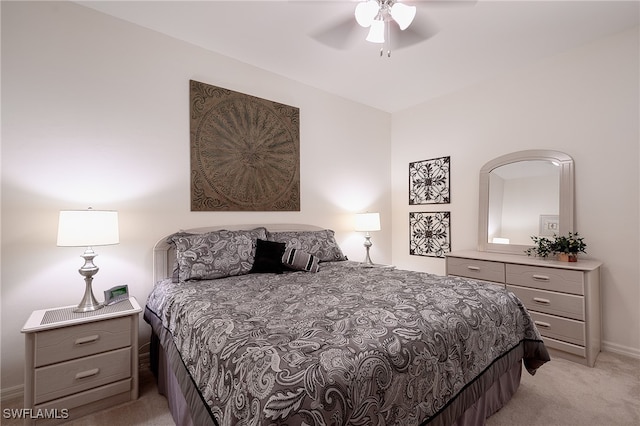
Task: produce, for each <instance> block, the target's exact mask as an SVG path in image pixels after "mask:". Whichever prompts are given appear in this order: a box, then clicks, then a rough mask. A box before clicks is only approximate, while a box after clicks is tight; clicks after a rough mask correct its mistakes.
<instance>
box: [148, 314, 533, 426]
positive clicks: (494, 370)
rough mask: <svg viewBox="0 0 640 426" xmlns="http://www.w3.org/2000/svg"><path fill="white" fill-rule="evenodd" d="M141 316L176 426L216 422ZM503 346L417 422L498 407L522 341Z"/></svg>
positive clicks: (507, 392) (444, 425)
mask: <svg viewBox="0 0 640 426" xmlns="http://www.w3.org/2000/svg"><path fill="white" fill-rule="evenodd" d="M144 319H145V320H146V321H147V322H148V323H149V324H150V325H151V328H152V336H151V345H150V346H151V347H150V357H151V369H152V371H153V373H154V375H155V376H156V380H157V382H158V392H159V393H160V394H162V395H164V396H165V397H166V398H167V402H168V405H169V410H170V412H171V415H172V416H173V419H174V421H175V422H176V425H178V426H195V425H197V426H201V425H202V426H205V425H216V424H217V423H216V421H215V419H214V417H213V415H212V413H211V412H210V410H209V407H208V405H207V404H206V402H205V401H204V400H203V398H202V396H201V394H200V392H199V391H198V389H197V387H196V384H195V383H194V382H193V380H192V378H191V376H190V375H189V373H188V371H187V368H186V367H185V365H184V363H183V362H182V359H181V358H180V355H179V353H178V350H177V349H176V347H175V345H174V344H173V340H172V338H171V336H170V334H169V332H168V331H167V330H166V329H165V328H164V327H163V326H162V324H161V322H160V319H159V318H158V317H157V316H156V315H155V314H154V313H153V312H151V311H149V310H148V309H145V313H144ZM525 343H526V342H521V343H520V344H519V345H518V346H516V347H515V348H513V349H512V350H511V351H509V352H507V353H506V354H505V355H504V356H502V357H501V358H499V359H497V360H496V361H495V362H494V363H493V364H491V365H490V366H489V367H488V368H487V369H486V370H485V371H484V372H483V373H482V374H481V375H480V376H478V377H477V378H476V379H475V380H474V381H473V382H471V383H470V384H469V385H467V386H466V387H465V388H464V389H463V390H462V391H460V393H458V395H457V396H456V397H455V398H453V399H452V400H451V401H450V402H449V403H448V404H447V405H446V406H445V407H443V409H442V410H440V412H438V413H436V415H434V416H433V417H431V418H429V419H426V420H425V421H424V422H423V423H422V424H423V425H429V426H452V425H453V426H471V425H473V426H477V425H484V424H485V419H486V418H488V417H489V416H491V415H492V414H493V413H495V412H496V411H498V410H499V409H500V408H502V407H503V406H504V405H505V404H506V403H507V402H508V401H509V400H510V399H511V397H512V396H513V395H514V394H515V392H516V391H517V389H518V386H519V384H520V377H521V372H522V361H521V359H522V357H523V354H524V351H525V349H524V345H525Z"/></svg>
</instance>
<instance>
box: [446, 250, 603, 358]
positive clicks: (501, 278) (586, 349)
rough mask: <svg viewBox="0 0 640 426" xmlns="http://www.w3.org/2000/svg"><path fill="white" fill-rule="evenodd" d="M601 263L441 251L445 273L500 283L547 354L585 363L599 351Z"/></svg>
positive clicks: (489, 253) (477, 252)
mask: <svg viewBox="0 0 640 426" xmlns="http://www.w3.org/2000/svg"><path fill="white" fill-rule="evenodd" d="M600 266H601V262H598V261H595V260H579V261H578V262H559V261H556V260H549V259H540V258H535V257H528V256H524V255H523V256H520V255H514V254H500V253H491V252H479V251H471V250H470V251H459V252H452V253H448V254H447V255H446V273H447V275H455V276H460V277H468V278H474V279H477V280H482V281H489V282H493V283H499V284H501V285H503V286H505V287H506V289H507V290H509V291H511V292H513V293H514V294H515V295H516V296H518V298H519V299H520V300H521V301H522V303H523V304H524V305H525V306H526V308H527V310H528V311H529V313H530V314H531V317H532V318H533V320H534V322H535V324H536V326H537V327H538V330H539V331H540V334H541V335H542V337H543V340H544V342H545V345H546V346H547V348H548V349H549V350H550V352H551V353H552V355H554V354H555V355H556V356H559V357H562V358H566V359H570V360H572V361H576V362H580V363H582V364H586V365H588V366H590V367H593V365H594V364H595V362H596V358H597V356H598V353H599V352H600V342H601V336H600V333H601V313H600Z"/></svg>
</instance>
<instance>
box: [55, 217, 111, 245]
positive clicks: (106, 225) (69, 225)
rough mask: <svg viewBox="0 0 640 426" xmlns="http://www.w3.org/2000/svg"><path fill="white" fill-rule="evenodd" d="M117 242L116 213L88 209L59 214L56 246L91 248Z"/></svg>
mask: <svg viewBox="0 0 640 426" xmlns="http://www.w3.org/2000/svg"><path fill="white" fill-rule="evenodd" d="M119 242H120V235H119V232H118V212H117V211H113V210H92V209H88V210H62V211H61V212H60V218H59V221H58V246H62V247H92V246H106V245H110V244H118V243H119Z"/></svg>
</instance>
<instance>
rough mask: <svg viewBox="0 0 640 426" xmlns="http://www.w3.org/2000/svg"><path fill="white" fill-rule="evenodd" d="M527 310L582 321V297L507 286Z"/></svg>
mask: <svg viewBox="0 0 640 426" xmlns="http://www.w3.org/2000/svg"><path fill="white" fill-rule="evenodd" d="M507 290H509V291H511V292H513V293H514V294H515V295H516V296H518V299H520V300H521V301H522V303H524V305H525V306H526V307H527V309H530V310H533V311H538V312H543V313H546V314H553V315H559V316H561V317H567V318H573V319H576V320H580V321H584V318H585V317H584V297H583V296H576V295H574V294H566V293H556V292H553V291H546V290H539V289H536V288H530V287H519V286H514V285H507Z"/></svg>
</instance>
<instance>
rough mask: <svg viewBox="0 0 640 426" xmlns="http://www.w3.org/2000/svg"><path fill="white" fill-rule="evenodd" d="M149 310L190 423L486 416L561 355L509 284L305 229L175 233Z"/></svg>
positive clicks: (178, 415) (174, 396)
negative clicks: (385, 262) (370, 256)
mask: <svg viewBox="0 0 640 426" xmlns="http://www.w3.org/2000/svg"><path fill="white" fill-rule="evenodd" d="M154 280H155V284H154V287H153V290H152V292H151V293H150V295H149V297H148V300H147V303H146V307H145V313H144V318H145V320H146V321H147V322H148V323H149V324H150V325H151V328H152V336H151V361H152V369H153V370H154V373H155V374H156V376H157V381H158V389H159V391H160V392H161V393H162V394H164V395H166V397H167V400H168V403H169V407H170V410H171V412H172V415H173V417H174V420H175V422H176V424H178V425H181V426H183V425H185V426H188V425H198V426H200V425H216V424H217V425H220V426H222V425H231V424H241V425H422V424H428V425H481V424H484V421H485V419H486V418H487V417H489V416H490V415H491V414H493V413H494V412H496V411H497V410H499V409H500V408H501V407H502V406H503V405H504V404H505V403H506V402H507V401H508V400H509V399H510V398H511V396H512V395H513V394H514V393H515V391H516V390H517V388H518V385H519V383H520V377H521V371H522V368H523V366H524V369H526V370H527V371H528V372H529V373H530V374H535V372H536V370H537V369H538V368H539V367H540V366H542V365H543V364H544V363H545V362H546V361H548V360H549V355H548V353H547V350H546V348H545V347H544V344H543V342H542V340H541V337H540V334H539V332H538V330H537V329H536V327H535V325H534V323H533V321H532V319H531V318H530V316H529V314H528V313H527V311H526V309H525V308H524V306H523V304H522V303H521V302H520V301H519V300H518V299H517V297H516V296H515V295H513V294H512V293H510V292H507V291H506V290H505V289H503V288H502V287H500V286H497V285H492V284H490V283H486V282H479V281H474V280H469V279H464V278H459V277H441V276H436V275H432V274H426V273H420V272H415V271H405V270H397V269H394V268H370V267H369V268H367V267H363V266H362V265H361V264H360V263H358V262H353V261H349V260H347V259H346V257H345V256H344V255H343V253H342V251H341V250H340V247H339V246H338V244H337V243H336V240H335V238H334V234H333V231H331V230H327V229H321V228H317V227H313V226H306V225H304V226H303V225H295V226H292V225H270V226H266V227H263V226H255V227H253V226H249V225H245V226H244V227H236V228H235V229H234V228H230V227H226V229H219V228H199V229H192V230H186V231H180V232H176V233H174V234H171V235H169V236H167V237H163V238H162V239H161V240H160V241H159V242H158V243H157V244H156V246H155V248H154Z"/></svg>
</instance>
